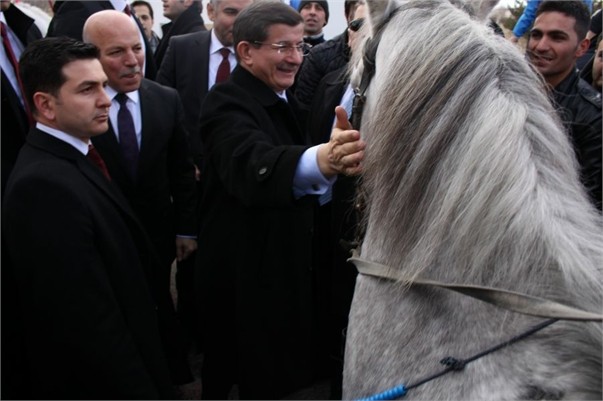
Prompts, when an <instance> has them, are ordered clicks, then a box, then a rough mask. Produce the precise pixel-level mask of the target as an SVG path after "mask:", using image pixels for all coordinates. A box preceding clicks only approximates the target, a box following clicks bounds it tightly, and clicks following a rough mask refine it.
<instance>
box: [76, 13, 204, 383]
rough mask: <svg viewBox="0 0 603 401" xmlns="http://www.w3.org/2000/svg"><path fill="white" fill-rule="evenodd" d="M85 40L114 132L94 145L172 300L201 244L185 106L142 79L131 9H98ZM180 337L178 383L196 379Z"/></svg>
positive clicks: (174, 350)
mask: <svg viewBox="0 0 603 401" xmlns="http://www.w3.org/2000/svg"><path fill="white" fill-rule="evenodd" d="M84 40H85V41H86V42H89V43H92V44H94V45H95V46H96V47H98V48H99V50H100V62H101V64H102V66H103V69H104V71H105V73H106V74H107V77H108V85H107V88H106V90H107V94H108V95H109V97H110V98H111V107H110V109H109V120H110V121H109V130H108V132H107V134H106V135H101V136H98V137H95V138H94V139H93V140H92V142H93V143H94V146H95V147H96V148H97V149H98V152H99V153H100V154H101V156H102V157H103V159H104V160H105V162H106V164H107V168H108V169H109V173H110V174H111V177H112V178H113V182H114V183H115V184H116V185H117V186H118V187H119V188H120V189H121V190H122V192H123V193H124V195H125V196H126V198H127V199H128V200H129V201H130V205H131V206H132V208H133V209H134V211H135V212H136V214H137V216H138V218H139V219H140V221H141V222H142V224H143V226H144V227H145V229H146V231H147V233H148V234H149V236H150V237H151V240H152V241H153V244H154V245H155V249H156V250H157V253H158V254H159V257H160V263H161V271H160V273H159V274H160V276H159V280H160V282H159V285H160V288H159V291H160V294H161V296H162V298H164V299H168V300H169V301H170V302H171V297H170V271H171V266H172V263H173V262H174V259H175V258H177V259H178V260H184V259H186V258H188V257H189V256H190V255H191V254H192V252H194V250H195V249H197V242H196V234H197V233H196V227H195V224H194V211H195V201H196V199H195V177H194V166H193V163H192V160H191V158H190V153H189V149H188V144H187V133H186V130H185V129H184V126H183V121H182V120H183V112H182V104H181V102H180V98H179V96H178V93H177V92H176V91H175V90H174V89H172V88H167V87H165V86H161V85H159V84H157V83H155V82H153V81H149V80H147V79H143V78H142V74H141V68H140V66H141V64H142V58H143V57H144V55H143V53H142V49H141V44H140V40H139V38H138V34H137V31H136V26H135V25H134V22H132V20H131V19H130V18H128V17H127V16H126V15H125V14H123V13H120V12H118V11H115V10H104V11H100V12H98V13H95V14H93V15H92V16H90V18H89V19H88V20H87V21H86V24H85V25H84ZM124 118H125V119H126V120H124ZM172 308H173V307H172ZM181 334H182V333H173V335H174V338H173V339H172V340H171V341H169V342H168V343H167V344H166V345H167V346H170V347H171V349H170V350H168V351H170V352H169V356H174V357H175V359H174V360H173V362H174V363H173V364H172V367H173V372H174V381H175V383H177V384H183V383H187V382H190V381H192V380H193V378H192V376H191V374H190V372H189V369H188V364H187V355H186V347H185V346H184V344H183V343H184V341H183V339H182V338H180V337H181ZM170 336H171V334H170Z"/></svg>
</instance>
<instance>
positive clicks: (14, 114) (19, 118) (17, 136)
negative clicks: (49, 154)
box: [0, 5, 42, 193]
mask: <svg viewBox="0 0 603 401" xmlns="http://www.w3.org/2000/svg"><path fill="white" fill-rule="evenodd" d="M3 13H4V18H6V22H7V24H8V26H9V27H10V28H11V29H12V30H13V32H14V33H15V35H17V37H18V38H19V40H20V41H21V43H22V44H23V45H24V46H27V45H28V44H30V43H31V42H33V41H34V40H36V39H40V38H41V37H42V34H41V33H40V30H39V29H38V28H37V27H36V25H35V24H34V20H33V19H31V18H30V17H28V16H27V15H25V13H23V12H22V11H21V10H19V9H18V8H17V7H16V6H15V5H10V6H9V7H8V9H7V10H6V11H3ZM1 85H2V86H1V91H2V106H1V107H2V108H1V111H2V119H1V121H2V122H1V128H0V131H1V133H2V146H0V147H1V148H2V157H1V159H2V191H4V187H5V186H6V182H7V181H8V176H9V175H10V172H11V171H12V169H13V166H14V164H15V161H16V160H17V155H18V154H19V150H20V149H21V147H22V146H23V144H24V143H25V136H26V135H27V132H28V131H29V121H28V120H27V115H26V113H25V109H24V108H23V105H22V104H21V101H20V100H19V96H18V95H17V92H15V90H14V88H13V86H12V84H11V83H10V81H9V80H8V78H7V76H6V75H5V74H4V71H2V83H1ZM3 193H4V192H3Z"/></svg>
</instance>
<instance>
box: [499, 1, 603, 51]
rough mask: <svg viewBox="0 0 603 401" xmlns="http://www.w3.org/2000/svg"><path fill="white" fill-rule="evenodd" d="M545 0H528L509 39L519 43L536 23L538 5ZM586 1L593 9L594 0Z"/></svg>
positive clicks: (589, 7)
mask: <svg viewBox="0 0 603 401" xmlns="http://www.w3.org/2000/svg"><path fill="white" fill-rule="evenodd" d="M542 1H543V0H528V2H527V4H526V6H525V8H524V10H523V13H522V14H521V16H520V17H519V19H518V20H517V22H516V23H515V27H513V32H512V33H511V36H510V37H509V40H510V41H511V42H513V43H517V42H518V41H519V38H521V37H522V36H523V35H524V34H525V33H526V32H528V30H529V29H530V27H531V26H532V23H534V19H535V18H536V11H537V10H538V6H540V3H542ZM583 1H584V3H586V5H587V6H588V9H589V10H592V9H593V0H583Z"/></svg>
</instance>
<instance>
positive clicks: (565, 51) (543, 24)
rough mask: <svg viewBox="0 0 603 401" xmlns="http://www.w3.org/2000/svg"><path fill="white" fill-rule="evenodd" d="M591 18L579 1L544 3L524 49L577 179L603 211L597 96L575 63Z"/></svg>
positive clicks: (599, 103) (584, 42) (598, 97)
mask: <svg viewBox="0 0 603 401" xmlns="http://www.w3.org/2000/svg"><path fill="white" fill-rule="evenodd" d="M589 26H590V14H589V12H588V8H587V7H586V6H585V5H584V3H583V2H582V1H544V2H543V3H542V4H541V5H540V7H539V8H538V11H537V13H536V21H535V22H534V27H533V28H532V30H531V32H530V37H529V41H528V45H527V51H528V56H529V59H530V61H531V62H532V64H533V65H534V67H536V69H537V70H538V71H539V72H540V74H541V75H542V76H543V77H544V80H545V81H546V83H547V84H548V85H549V86H550V87H551V89H552V91H553V96H554V100H555V103H556V106H557V110H558V112H559V116H560V117H561V120H562V121H563V124H564V125H565V127H566V129H567V131H568V134H569V136H570V139H571V141H572V143H573V145H574V150H575V152H576V156H577V159H578V162H579V164H580V167H581V168H580V178H581V181H582V183H583V184H584V186H585V187H586V190H587V191H588V194H589V195H590V197H591V200H592V202H593V204H594V205H595V206H596V207H597V208H598V209H599V210H601V173H602V172H601V95H600V94H599V93H598V92H596V91H595V90H594V89H593V88H592V87H591V86H590V85H588V83H586V82H584V80H582V79H581V78H580V76H579V74H578V70H577V69H576V60H577V59H578V58H579V57H580V56H582V55H583V54H584V52H586V50H587V49H588V46H589V40H588V39H586V32H587V31H588V28H589Z"/></svg>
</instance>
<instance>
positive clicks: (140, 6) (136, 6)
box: [130, 0, 159, 53]
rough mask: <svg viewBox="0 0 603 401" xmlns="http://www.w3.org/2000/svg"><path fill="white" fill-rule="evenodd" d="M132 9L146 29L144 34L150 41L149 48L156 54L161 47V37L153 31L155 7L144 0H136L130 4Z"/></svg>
mask: <svg viewBox="0 0 603 401" xmlns="http://www.w3.org/2000/svg"><path fill="white" fill-rule="evenodd" d="M130 7H132V10H133V11H134V14H135V15H136V18H138V20H139V21H140V24H141V25H142V27H143V28H144V34H145V35H146V37H147V40H148V41H149V46H151V50H152V51H153V53H155V50H157V46H158V45H159V37H158V36H157V34H156V33H155V32H154V31H153V24H154V22H155V19H154V16H153V7H152V6H151V5H150V4H149V3H147V2H146V1H144V0H135V1H133V2H132V3H131V4H130Z"/></svg>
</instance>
